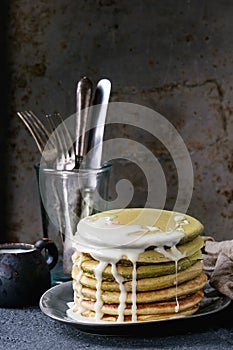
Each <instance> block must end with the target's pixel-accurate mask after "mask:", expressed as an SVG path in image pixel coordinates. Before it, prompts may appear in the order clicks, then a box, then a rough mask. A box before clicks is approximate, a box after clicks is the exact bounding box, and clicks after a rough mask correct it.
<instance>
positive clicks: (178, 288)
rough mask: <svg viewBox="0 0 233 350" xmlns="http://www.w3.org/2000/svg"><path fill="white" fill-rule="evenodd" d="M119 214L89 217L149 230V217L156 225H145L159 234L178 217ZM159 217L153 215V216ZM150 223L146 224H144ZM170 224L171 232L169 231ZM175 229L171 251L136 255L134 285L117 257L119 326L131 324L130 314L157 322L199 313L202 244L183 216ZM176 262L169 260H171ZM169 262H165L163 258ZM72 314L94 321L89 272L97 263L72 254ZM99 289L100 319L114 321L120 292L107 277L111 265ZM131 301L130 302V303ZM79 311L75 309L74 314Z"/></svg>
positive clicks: (196, 225)
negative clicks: (106, 217) (177, 235)
mask: <svg viewBox="0 0 233 350" xmlns="http://www.w3.org/2000/svg"><path fill="white" fill-rule="evenodd" d="M140 210H141V209H124V210H122V211H117V210H116V211H109V212H104V213H101V214H97V215H95V216H104V215H114V216H116V217H117V220H118V222H120V223H121V224H128V223H129V222H130V223H131V222H134V223H135V222H136V223H137V220H138V222H139V223H140V224H141V225H145V224H148V222H149V225H151V216H152V215H153V217H156V220H155V221H154V222H153V223H152V225H151V226H156V227H158V228H159V229H160V230H164V231H165V230H167V227H168V226H169V229H171V230H172V229H175V225H176V223H175V221H174V220H171V218H174V215H175V214H176V215H181V214H180V213H174V212H169V211H165V210H163V211H161V210H160V211H159V210H156V209H146V210H145V209H144V212H143V215H139V212H140ZM155 213H159V215H154V214H155ZM149 219H150V220H149ZM168 223H169V224H168ZM172 225H173V227H172ZM178 230H182V231H183V232H184V236H183V238H182V239H181V240H180V241H179V242H178V244H176V247H175V250H174V247H166V246H165V247H164V249H165V251H166V252H165V253H164V252H163V251H162V252H161V251H159V250H158V249H157V250H156V246H150V247H148V248H147V249H146V250H142V251H141V253H140V254H139V255H138V257H137V260H136V281H135V280H134V277H133V276H135V275H134V273H133V270H134V267H135V266H134V263H133V262H132V261H131V260H130V259H128V257H127V254H126V255H124V254H123V255H122V257H121V259H120V260H119V261H118V262H117V264H116V271H117V274H118V275H119V276H120V278H121V280H122V281H123V286H124V289H125V292H126V298H125V307H124V310H123V315H124V317H123V321H124V322H127V321H132V314H133V312H135V313H136V321H151V320H160V319H166V318H172V317H180V316H188V315H192V314H193V313H195V312H196V311H197V310H198V308H199V303H200V301H201V300H202V298H203V296H204V293H203V287H204V286H205V284H206V282H207V277H206V275H205V274H204V273H203V268H202V252H201V249H202V247H203V245H204V242H203V239H202V237H201V236H200V235H201V233H202V232H203V226H202V224H201V223H200V222H199V221H198V220H196V219H195V218H193V217H191V216H188V215H183V218H182V221H181V224H180V226H179V228H178ZM177 250H178V253H179V254H178V256H179V258H177V259H175V258H171V256H174V252H175V255H176V256H177ZM169 257H170V258H169ZM72 259H73V268H72V278H73V290H74V308H73V312H76V311H77V312H79V313H80V314H81V315H82V316H83V317H88V318H91V319H93V320H94V319H95V310H96V308H95V305H96V300H97V279H96V277H95V270H96V267H97V266H98V264H99V261H98V260H96V259H94V258H93V257H92V256H91V254H88V253H84V252H82V251H75V253H74V254H73V257H72ZM101 277H102V281H101V287H100V295H99V296H98V297H100V298H101V301H102V304H101V313H102V316H101V320H103V321H110V322H114V321H119V303H120V298H121V293H122V287H120V284H119V283H118V282H117V281H116V279H115V278H114V276H113V273H112V266H111V264H108V265H107V266H106V267H105V268H104V270H103V272H102V276H101ZM135 283H136V287H135V288H136V293H135V295H134V294H133V293H132V286H133V285H135ZM135 299H136V311H133V302H135ZM133 300H134V301H133ZM78 309H79V310H78Z"/></svg>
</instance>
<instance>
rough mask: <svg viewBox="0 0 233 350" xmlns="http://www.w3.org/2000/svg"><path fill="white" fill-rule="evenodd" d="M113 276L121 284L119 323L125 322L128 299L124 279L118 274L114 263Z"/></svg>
mask: <svg viewBox="0 0 233 350" xmlns="http://www.w3.org/2000/svg"><path fill="white" fill-rule="evenodd" d="M112 275H113V277H114V278H115V280H116V281H117V282H118V283H119V288H120V298H119V306H118V318H117V322H123V321H124V310H125V307H126V303H125V301H126V297H127V292H126V288H125V286H124V284H123V282H124V277H122V276H121V275H119V274H118V272H117V268H116V264H114V263H112Z"/></svg>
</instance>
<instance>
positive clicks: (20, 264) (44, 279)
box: [0, 238, 58, 307]
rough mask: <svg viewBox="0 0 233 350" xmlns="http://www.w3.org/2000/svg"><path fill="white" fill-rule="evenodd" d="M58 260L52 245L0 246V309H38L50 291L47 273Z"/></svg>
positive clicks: (43, 241) (47, 241) (10, 244)
mask: <svg viewBox="0 0 233 350" xmlns="http://www.w3.org/2000/svg"><path fill="white" fill-rule="evenodd" d="M57 259H58V250H57V247H56V245H55V244H54V242H53V241H51V240H49V239H46V238H43V239H41V240H39V241H37V242H36V243H35V245H33V244H26V243H4V244H0V307H25V306H33V305H38V303H39V299H40V297H41V295H42V294H43V293H44V292H45V291H46V290H47V289H49V288H50V287H51V277H50V269H52V268H53V267H54V266H55V264H56V262H57Z"/></svg>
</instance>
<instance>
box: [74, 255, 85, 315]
mask: <svg viewBox="0 0 233 350" xmlns="http://www.w3.org/2000/svg"><path fill="white" fill-rule="evenodd" d="M81 263H82V256H81V254H80V255H79V258H78V262H77V267H78V270H79V272H78V276H77V280H76V281H77V283H76V284H75V286H76V288H77V296H78V301H77V309H78V310H77V313H78V314H80V315H81V314H82V312H83V311H84V308H83V307H82V300H83V296H82V284H81V283H80V280H81V277H82V274H83V270H82V269H81ZM76 288H75V289H76Z"/></svg>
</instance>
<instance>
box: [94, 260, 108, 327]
mask: <svg viewBox="0 0 233 350" xmlns="http://www.w3.org/2000/svg"><path fill="white" fill-rule="evenodd" d="M107 265H108V263H107V262H105V261H100V262H99V264H98V265H97V266H96V267H95V269H94V273H95V278H96V281H97V283H96V302H95V305H94V310H95V317H96V320H97V321H99V320H100V319H101V318H102V316H103V312H102V311H101V309H102V306H103V300H102V298H101V284H102V274H103V271H104V269H105V267H106V266H107Z"/></svg>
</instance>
